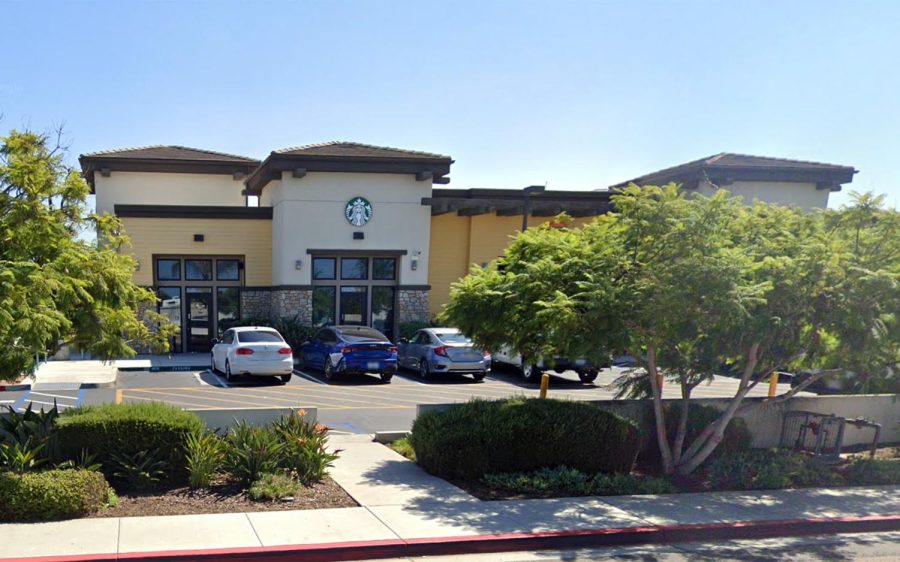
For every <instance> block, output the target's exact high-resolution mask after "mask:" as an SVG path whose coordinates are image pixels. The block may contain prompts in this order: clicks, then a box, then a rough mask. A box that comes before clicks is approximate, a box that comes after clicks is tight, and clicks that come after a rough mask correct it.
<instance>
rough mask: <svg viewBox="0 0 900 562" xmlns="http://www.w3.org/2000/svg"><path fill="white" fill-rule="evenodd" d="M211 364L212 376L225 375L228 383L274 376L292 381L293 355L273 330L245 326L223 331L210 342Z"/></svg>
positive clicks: (282, 339)
mask: <svg viewBox="0 0 900 562" xmlns="http://www.w3.org/2000/svg"><path fill="white" fill-rule="evenodd" d="M213 344H214V345H213V348H212V357H211V358H210V363H211V364H212V370H213V372H214V373H216V372H221V373H225V378H226V379H227V380H229V381H231V380H232V379H233V377H235V376H237V375H254V376H276V377H279V378H280V379H281V382H285V383H286V382H288V381H289V380H291V374H292V373H293V372H294V354H293V352H292V351H291V347H290V346H289V345H288V344H287V343H286V342H285V341H284V338H283V337H281V334H279V333H278V332H277V331H276V330H273V329H272V328H267V327H263V326H244V327H240V328H231V329H230V330H226V331H225V333H224V334H223V335H222V339H221V340H213Z"/></svg>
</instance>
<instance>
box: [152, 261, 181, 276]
mask: <svg viewBox="0 0 900 562" xmlns="http://www.w3.org/2000/svg"><path fill="white" fill-rule="evenodd" d="M156 278H157V279H160V280H162V281H181V260H156Z"/></svg>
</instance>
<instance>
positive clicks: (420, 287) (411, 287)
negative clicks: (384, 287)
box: [397, 285, 431, 291]
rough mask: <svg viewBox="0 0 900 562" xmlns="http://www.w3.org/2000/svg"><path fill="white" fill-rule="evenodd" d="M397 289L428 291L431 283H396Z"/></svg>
mask: <svg viewBox="0 0 900 562" xmlns="http://www.w3.org/2000/svg"><path fill="white" fill-rule="evenodd" d="M397 290H398V291H430V290H431V285H397Z"/></svg>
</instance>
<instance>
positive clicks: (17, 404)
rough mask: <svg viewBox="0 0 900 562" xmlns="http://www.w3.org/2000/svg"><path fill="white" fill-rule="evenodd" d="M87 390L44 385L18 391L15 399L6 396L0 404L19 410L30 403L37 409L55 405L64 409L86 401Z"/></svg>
mask: <svg viewBox="0 0 900 562" xmlns="http://www.w3.org/2000/svg"><path fill="white" fill-rule="evenodd" d="M48 387H49V388H48ZM86 392H87V390H85V389H81V390H68V389H66V388H60V389H56V388H54V387H53V386H52V385H42V386H41V388H40V389H39V390H25V391H23V392H20V393H18V397H17V398H16V399H15V400H11V399H10V398H6V397H4V399H3V401H2V402H0V405H4V406H10V407H12V408H13V409H14V410H16V411H17V412H24V411H25V410H26V409H27V408H28V406H29V405H31V409H32V410H35V411H37V410H45V411H46V410H50V409H52V408H53V406H54V405H56V407H57V408H58V409H59V411H63V410H67V409H70V408H76V407H78V406H80V405H81V403H82V402H83V401H84V396H85V393H86ZM4 394H7V393H4Z"/></svg>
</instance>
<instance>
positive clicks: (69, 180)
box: [0, 131, 176, 380]
mask: <svg viewBox="0 0 900 562" xmlns="http://www.w3.org/2000/svg"><path fill="white" fill-rule="evenodd" d="M63 157H64V150H63V149H62V147H60V146H59V139H58V138H57V140H56V143H55V146H51V141H50V139H49V138H48V137H47V136H46V135H40V134H36V133H33V132H27V131H26V132H19V131H12V132H10V133H9V135H8V136H5V137H0V380H13V379H15V378H17V377H18V376H19V375H20V374H21V373H23V372H30V371H31V370H33V368H34V367H35V357H36V355H38V354H49V353H53V352H55V351H56V350H57V349H58V347H59V346H60V345H61V344H62V343H68V344H73V345H75V346H77V347H78V348H80V349H84V350H87V351H90V352H92V353H93V354H94V355H96V356H99V357H102V358H112V357H121V356H132V355H134V353H135V351H134V349H133V348H134V347H137V346H147V347H150V348H152V349H153V350H154V351H162V350H165V349H166V347H167V343H166V342H167V340H168V338H169V337H170V336H171V335H172V334H173V333H174V331H175V330H176V327H175V326H173V325H171V324H169V323H168V322H166V320H165V319H164V318H163V317H162V316H160V315H159V314H157V313H155V312H153V311H152V310H153V309H155V307H156V297H155V295H154V294H153V292H152V291H151V290H149V289H144V288H140V287H138V286H136V285H135V284H134V283H133V282H132V275H133V273H134V270H135V262H134V259H133V258H131V257H130V256H127V255H124V254H121V253H119V248H120V247H121V246H122V245H123V244H125V243H127V238H126V237H125V236H124V234H123V233H122V225H121V223H120V222H119V220H118V219H117V218H116V217H114V216H109V215H104V216H98V215H95V214H89V213H88V211H87V208H86V205H85V203H86V201H87V196H88V193H89V189H88V186H87V183H85V181H84V179H83V178H82V177H81V174H80V173H78V172H77V171H74V170H71V169H69V168H67V167H66V166H65V164H64V161H63ZM85 229H96V232H97V240H98V241H99V242H90V241H86V240H84V239H81V238H79V236H78V234H79V232H81V231H83V230H85ZM139 311H143V312H142V313H141V314H140V315H141V318H139ZM152 324H159V328H158V329H157V330H151V329H150V328H149V327H148V326H149V325H152Z"/></svg>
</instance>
